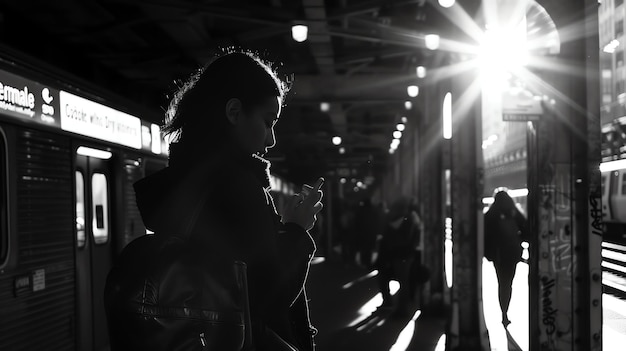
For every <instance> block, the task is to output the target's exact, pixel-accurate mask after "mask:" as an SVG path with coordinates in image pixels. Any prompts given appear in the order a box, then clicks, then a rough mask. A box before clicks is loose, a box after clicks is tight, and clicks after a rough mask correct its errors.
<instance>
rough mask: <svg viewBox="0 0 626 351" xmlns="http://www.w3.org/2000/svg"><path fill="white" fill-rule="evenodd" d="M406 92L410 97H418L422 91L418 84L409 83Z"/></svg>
mask: <svg viewBox="0 0 626 351" xmlns="http://www.w3.org/2000/svg"><path fill="white" fill-rule="evenodd" d="M406 93H407V94H409V96H410V97H416V96H417V95H418V94H419V93H420V88H419V87H418V86H417V85H409V86H408V87H406Z"/></svg>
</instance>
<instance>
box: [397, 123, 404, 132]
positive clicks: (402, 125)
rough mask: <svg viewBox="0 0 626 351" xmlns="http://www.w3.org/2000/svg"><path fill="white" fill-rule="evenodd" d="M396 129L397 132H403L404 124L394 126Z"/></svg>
mask: <svg viewBox="0 0 626 351" xmlns="http://www.w3.org/2000/svg"><path fill="white" fill-rule="evenodd" d="M396 129H397V130H399V131H403V130H404V123H398V124H396Z"/></svg>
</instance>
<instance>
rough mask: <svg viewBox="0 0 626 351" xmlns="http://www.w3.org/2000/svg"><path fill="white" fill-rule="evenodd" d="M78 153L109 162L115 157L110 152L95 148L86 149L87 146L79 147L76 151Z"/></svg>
mask: <svg viewBox="0 0 626 351" xmlns="http://www.w3.org/2000/svg"><path fill="white" fill-rule="evenodd" d="M76 153H77V154H78V155H83V156H88V157H95V158H99V159H102V160H108V159H110V158H111V157H112V156H113V154H112V153H111V152H110V151H105V150H100V149H93V148H90V147H86V146H79V147H78V149H77V150H76Z"/></svg>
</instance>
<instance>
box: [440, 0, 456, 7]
mask: <svg viewBox="0 0 626 351" xmlns="http://www.w3.org/2000/svg"><path fill="white" fill-rule="evenodd" d="M455 2H456V1H455V0H439V6H441V7H443V8H446V9H447V8H449V7H452V5H454V3H455Z"/></svg>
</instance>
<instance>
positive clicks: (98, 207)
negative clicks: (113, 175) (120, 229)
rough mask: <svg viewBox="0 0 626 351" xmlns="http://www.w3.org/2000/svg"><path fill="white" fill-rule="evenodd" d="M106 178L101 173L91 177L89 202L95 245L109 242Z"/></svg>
mask: <svg viewBox="0 0 626 351" xmlns="http://www.w3.org/2000/svg"><path fill="white" fill-rule="evenodd" d="M108 193H109V192H108V184H107V178H106V176H105V175H104V174H102V173H94V174H93V175H92V176H91V202H92V213H93V220H92V224H91V230H92V233H93V240H94V243H96V244H104V243H106V242H107V241H108V240H109V223H108V222H109V221H108V218H109V216H108V213H109V203H108V200H109V199H108Z"/></svg>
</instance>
